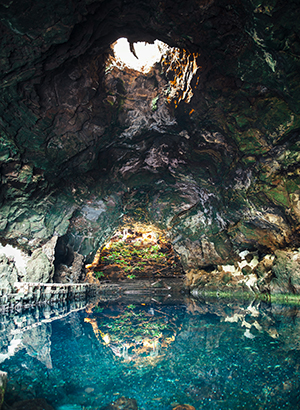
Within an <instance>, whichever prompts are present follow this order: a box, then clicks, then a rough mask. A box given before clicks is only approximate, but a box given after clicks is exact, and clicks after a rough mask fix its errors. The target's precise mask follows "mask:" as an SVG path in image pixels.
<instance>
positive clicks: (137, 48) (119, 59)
mask: <svg viewBox="0 0 300 410" xmlns="http://www.w3.org/2000/svg"><path fill="white" fill-rule="evenodd" d="M111 47H112V50H113V52H114V58H110V60H109V62H108V65H107V66H116V67H118V68H119V69H124V68H125V67H127V68H129V69H133V70H136V71H140V72H142V73H147V72H149V71H150V70H151V68H152V67H153V65H154V64H155V63H159V62H160V60H161V57H162V55H163V54H165V53H166V52H167V50H169V49H171V47H170V46H168V45H167V44H165V43H163V42H162V41H159V40H155V41H154V42H153V44H151V43H147V42H141V41H138V42H136V43H130V42H129V41H128V40H127V38H124V37H122V38H119V39H118V40H117V41H116V42H115V43H113V44H112V46H111Z"/></svg>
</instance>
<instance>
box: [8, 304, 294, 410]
mask: <svg viewBox="0 0 300 410" xmlns="http://www.w3.org/2000/svg"><path fill="white" fill-rule="evenodd" d="M0 330H1V332H0V349H1V353H0V369H1V370H4V371H7V372H8V374H9V383H8V387H7V393H6V396H5V401H6V402H7V403H8V404H12V403H13V402H15V401H18V400H23V399H32V398H35V397H44V398H45V399H46V400H47V401H48V402H49V403H50V404H51V405H52V406H53V407H54V408H55V409H60V410H80V409H82V410H83V409H87V410H94V409H101V408H102V407H105V406H107V405H108V404H109V403H112V402H114V401H116V400H117V399H118V398H119V397H121V396H125V397H127V398H134V399H136V401H137V403H138V408H139V410H156V409H159V410H171V409H172V408H174V407H176V405H178V404H189V405H191V406H194V408H195V409H251V410H252V409H253V410H254V409H259V410H262V409H297V408H300V354H299V353H300V307H295V306H280V305H274V304H272V305H269V304H264V303H261V302H251V303H250V302H245V303H242V304H238V303H236V302H229V301H207V300H206V301H195V300H192V299H189V298H186V297H183V298H182V299H181V300H179V299H176V300H172V298H169V299H168V300H167V303H165V302H163V301H158V300H156V299H153V300H147V302H146V303H145V301H144V302H143V299H142V300H138V299H137V298H135V301H134V303H132V300H130V301H126V300H123V301H119V302H113V303H109V302H106V301H101V300H100V301H94V302H93V303H90V304H88V305H87V306H84V305H83V304H82V302H81V304H80V303H79V302H77V303H73V304H71V305H69V306H58V307H57V308H56V309H50V308H49V307H48V308H47V309H41V308H40V309H38V308H35V309H33V310H31V311H29V310H28V311H26V312H25V313H23V314H22V315H21V314H20V315H6V316H2V317H1V328H0Z"/></svg>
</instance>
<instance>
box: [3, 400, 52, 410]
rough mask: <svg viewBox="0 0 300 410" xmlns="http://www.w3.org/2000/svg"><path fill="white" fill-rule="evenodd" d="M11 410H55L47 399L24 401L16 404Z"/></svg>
mask: <svg viewBox="0 0 300 410" xmlns="http://www.w3.org/2000/svg"><path fill="white" fill-rule="evenodd" d="M10 409H11V410H54V408H53V407H52V406H50V404H48V403H47V401H46V400H45V399H32V400H23V401H19V402H17V403H14V404H13V405H12V406H11V407H10Z"/></svg>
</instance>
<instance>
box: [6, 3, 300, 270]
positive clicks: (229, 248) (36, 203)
mask: <svg viewBox="0 0 300 410" xmlns="http://www.w3.org/2000/svg"><path fill="white" fill-rule="evenodd" d="M0 17H1V19H0V33H1V34H0V39H1V40H0V41H1V55H0V87H1V98H0V161H1V168H0V169H1V191H0V201H1V215H0V230H1V232H0V236H1V237H2V239H5V240H7V241H14V242H17V243H18V244H19V245H20V246H23V247H24V248H27V249H30V248H34V247H37V246H40V245H41V244H43V243H44V242H45V241H47V240H49V239H50V238H51V237H52V236H53V235H59V236H61V237H64V238H66V239H65V240H66V241H68V242H69V244H70V246H72V247H73V248H74V249H75V250H77V251H78V252H80V253H82V254H83V255H85V256H90V257H91V255H92V254H93V253H94V252H95V251H96V249H97V247H98V246H99V244H101V243H103V241H104V240H105V239H107V238H108V237H109V236H110V235H112V233H113V232H114V230H115V229H116V228H117V227H118V226H119V225H120V223H122V222H121V221H122V217H124V216H125V217H126V218H132V219H133V220H137V221H140V222H141V221H142V222H149V223H151V224H155V225H157V226H159V227H160V228H161V229H164V230H165V231H166V232H167V234H168V235H169V237H170V240H171V241H172V242H173V244H174V247H175V250H176V251H177V252H178V254H179V256H180V257H181V261H182V263H183V266H184V267H185V268H186V269H188V268H189V267H192V266H198V267H202V266H209V265H214V264H217V263H222V262H223V263H224V262H225V261H229V260H233V259H234V255H235V254H236V252H237V251H240V250H244V249H252V250H253V249H258V250H259V251H261V252H265V251H270V250H271V251H272V250H275V249H277V248H284V247H287V246H299V238H298V230H299V220H300V188H299V184H300V139H299V127H300V116H299V114H300V113H299V110H300V99H299V95H300V81H299V76H300V74H299V73H300V69H299V53H300V43H299V38H300V37H299V20H300V3H299V1H290V2H288V3H287V2H283V1H276V0H268V1H265V2H263V3H261V2H259V1H255V0H252V1H250V0H243V1H242V0H233V1H228V0H223V1H222V0H188V1H185V2H182V1H169V0H165V1H164V0H163V1H156V0H150V1H130V0H128V1H125V0H113V1H106V0H102V1H101V0H99V1H90V0H73V1H61V0H55V1H52V2H46V1H40V2H32V1H29V0H23V1H22V2H19V1H17V0H1V1H0ZM120 37H126V38H128V40H129V41H130V42H131V43H134V42H137V41H146V42H150V43H151V42H153V41H154V40H156V39H158V40H161V41H163V42H164V43H166V44H168V45H169V46H170V47H172V49H170V50H169V51H168V52H167V53H166V54H165V55H164V57H163V59H162V61H161V63H158V64H156V65H154V67H153V68H152V70H151V71H150V72H148V73H140V72H138V71H135V70H130V69H126V68H125V69H123V70H120V69H118V68H117V67H115V66H114V65H113V64H111V61H112V58H113V52H112V49H111V44H112V43H113V42H115V41H116V40H117V39H118V38H120Z"/></svg>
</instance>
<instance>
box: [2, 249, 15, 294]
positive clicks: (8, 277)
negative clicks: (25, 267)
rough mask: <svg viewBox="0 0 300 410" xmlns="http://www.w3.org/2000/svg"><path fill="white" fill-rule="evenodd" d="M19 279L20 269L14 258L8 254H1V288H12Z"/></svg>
mask: <svg viewBox="0 0 300 410" xmlns="http://www.w3.org/2000/svg"><path fill="white" fill-rule="evenodd" d="M17 280H18V271H17V269H16V266H15V263H14V261H13V260H12V259H10V258H8V257H7V256H6V255H4V254H1V255H0V288H7V289H9V290H11V289H12V288H13V284H14V283H15V282H17Z"/></svg>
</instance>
